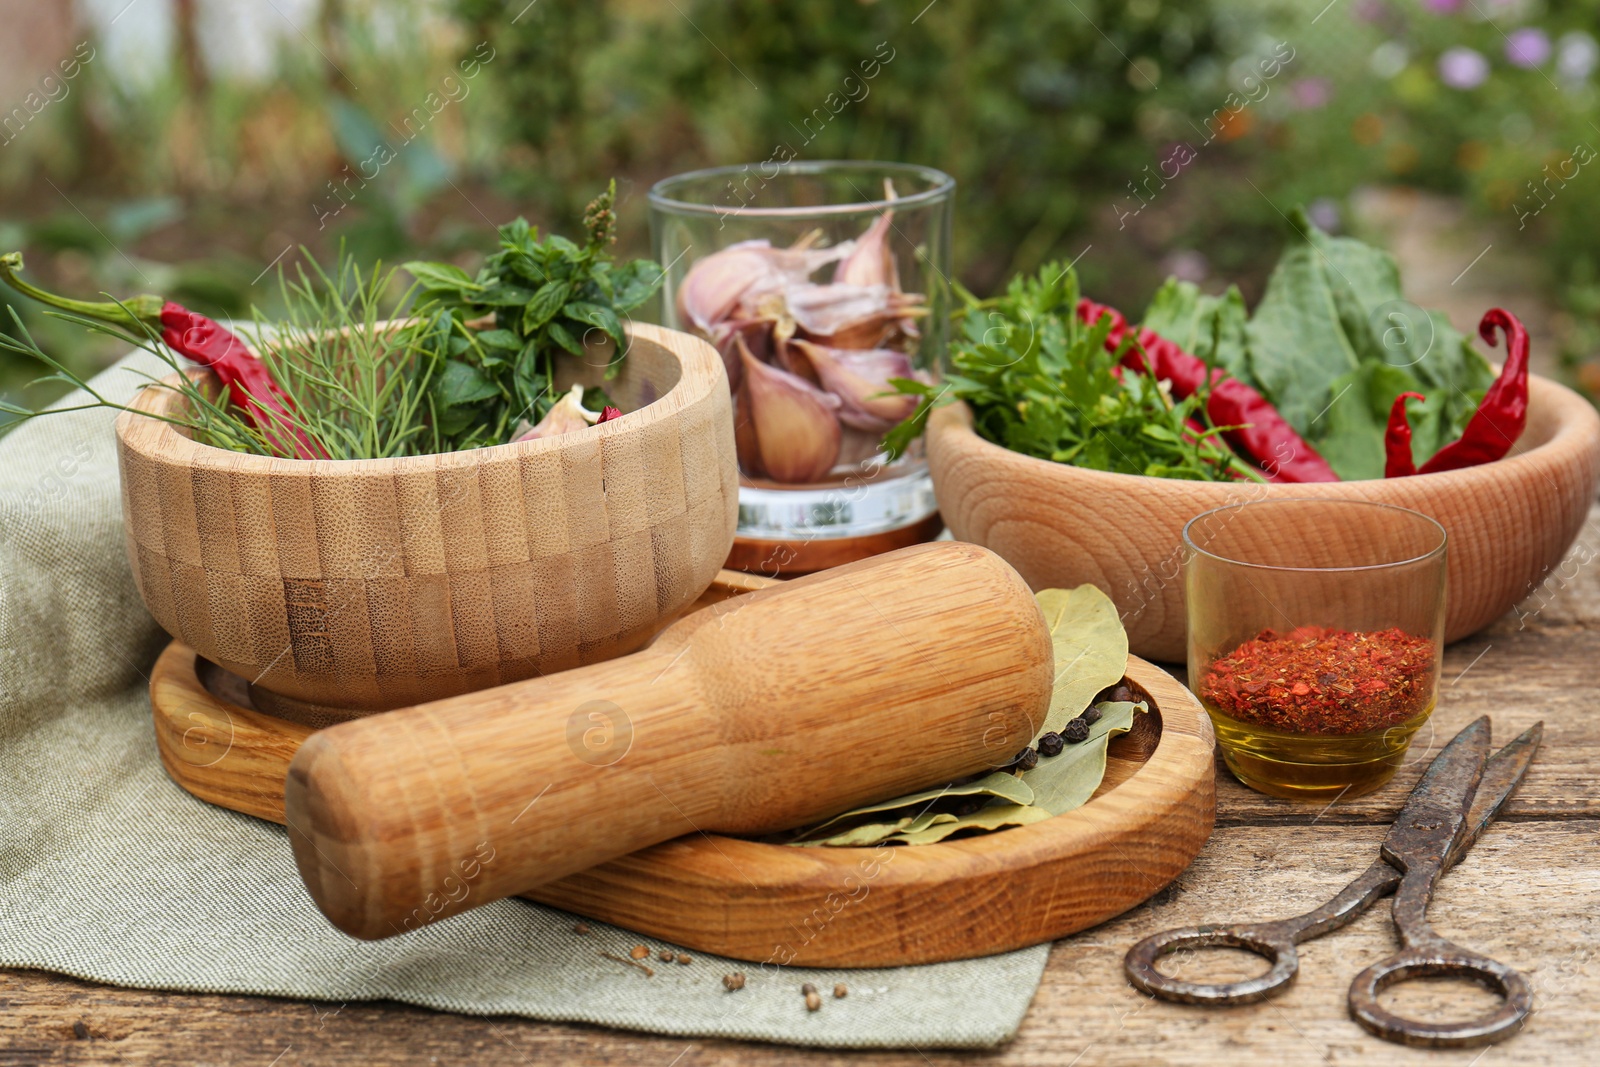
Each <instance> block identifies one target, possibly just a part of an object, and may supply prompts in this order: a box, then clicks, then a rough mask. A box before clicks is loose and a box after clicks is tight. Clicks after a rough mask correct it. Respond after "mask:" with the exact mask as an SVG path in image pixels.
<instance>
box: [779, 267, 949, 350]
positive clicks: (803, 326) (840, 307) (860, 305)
mask: <svg viewBox="0 0 1600 1067" xmlns="http://www.w3.org/2000/svg"><path fill="white" fill-rule="evenodd" d="M783 299H784V304H785V306H786V308H787V310H788V314H789V316H790V317H791V318H793V319H794V321H795V323H796V325H797V326H798V327H799V330H800V332H801V333H802V334H803V335H804V336H805V338H806V339H807V340H811V341H815V342H817V343H818V344H822V345H827V346H828V347H830V348H882V347H884V346H885V345H887V344H888V343H889V342H891V341H893V340H895V339H897V338H898V337H900V336H901V335H903V334H911V335H913V336H914V330H915V327H914V326H913V325H912V322H913V320H914V319H915V318H917V317H919V316H922V315H926V314H927V313H928V309H927V307H926V305H925V304H923V302H922V297H921V296H920V295H918V294H916V293H896V292H894V291H892V290H891V289H890V288H889V287H888V286H886V285H844V284H839V283H834V284H829V285H812V284H809V283H807V284H801V285H791V286H789V287H788V288H786V289H785V290H784V291H783ZM908 327H910V329H908Z"/></svg>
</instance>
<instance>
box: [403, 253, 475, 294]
mask: <svg viewBox="0 0 1600 1067" xmlns="http://www.w3.org/2000/svg"><path fill="white" fill-rule="evenodd" d="M402 269H404V270H405V271H406V272H407V273H408V274H410V275H411V276H412V277H413V278H415V279H417V281H419V282H421V283H422V284H423V285H424V286H426V287H427V288H428V289H430V290H443V291H445V292H459V293H476V292H477V291H478V290H480V289H482V288H483V286H481V285H479V284H478V283H477V282H475V281H473V280H472V276H471V275H469V274H468V273H467V272H466V271H464V270H462V269H461V268H460V267H458V266H456V265H455V264H453V263H425V262H423V261H421V260H412V261H411V262H410V263H407V264H405V266H404V267H403V268H402Z"/></svg>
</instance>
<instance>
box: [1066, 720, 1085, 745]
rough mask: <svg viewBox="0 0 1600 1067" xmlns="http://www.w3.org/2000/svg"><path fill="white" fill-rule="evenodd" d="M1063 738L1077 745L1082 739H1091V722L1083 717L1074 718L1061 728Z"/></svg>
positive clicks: (1070, 743)
mask: <svg viewBox="0 0 1600 1067" xmlns="http://www.w3.org/2000/svg"><path fill="white" fill-rule="evenodd" d="M1061 739H1062V740H1063V741H1065V742H1066V743H1067V744H1069V745H1076V744H1077V743H1078V742H1080V741H1087V740H1088V739H1089V723H1088V721H1087V720H1085V719H1084V718H1083V716H1081V715H1080V716H1078V718H1076V719H1073V720H1072V721H1071V722H1069V723H1067V725H1065V726H1063V727H1062V728H1061Z"/></svg>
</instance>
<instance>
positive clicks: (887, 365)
mask: <svg viewBox="0 0 1600 1067" xmlns="http://www.w3.org/2000/svg"><path fill="white" fill-rule="evenodd" d="M789 343H790V345H791V346H793V347H794V348H796V349H799V351H800V352H801V353H803V354H804V355H805V358H806V359H807V360H808V361H809V362H810V363H811V366H812V367H813V368H814V369H815V371H816V374H817V379H818V380H819V381H820V382H821V383H822V387H823V388H824V389H826V390H827V391H828V392H830V393H832V394H833V395H834V396H836V397H838V398H839V401H840V407H839V421H840V422H843V423H844V424H845V425H846V426H854V427H855V428H856V429H858V430H872V431H876V432H878V433H883V432H884V431H886V430H888V429H890V428H891V427H893V426H894V425H895V424H897V423H899V422H901V421H903V420H904V419H906V418H908V417H909V416H910V415H911V412H912V411H913V410H915V409H916V406H917V398H916V397H915V396H913V395H911V394H909V393H900V392H896V391H895V388H894V386H893V385H891V384H889V380H890V379H891V378H914V377H916V368H914V367H913V366H912V365H911V357H909V356H907V355H906V354H905V353H904V352H896V351H894V350H893V349H888V348H869V349H864V350H861V349H846V348H830V347H828V346H827V345H819V344H813V343H812V342H810V341H801V340H794V341H791V342H789Z"/></svg>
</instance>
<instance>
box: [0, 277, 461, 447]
mask: <svg viewBox="0 0 1600 1067" xmlns="http://www.w3.org/2000/svg"><path fill="white" fill-rule="evenodd" d="M302 252H303V254H304V257H305V258H304V262H303V263H302V264H300V265H298V266H297V267H296V268H295V272H294V275H293V276H292V278H291V277H290V276H289V275H287V274H286V273H285V272H284V271H282V270H280V271H279V276H278V280H279V286H280V289H281V291H282V296H283V304H284V313H283V317H282V318H281V319H280V320H278V321H276V322H273V323H268V322H267V321H266V320H265V319H264V318H263V317H262V316H261V315H260V313H259V312H256V313H254V316H253V325H252V326H249V327H244V328H242V329H240V330H239V331H238V332H239V334H240V337H241V339H242V340H246V341H247V342H248V343H249V344H250V346H251V348H252V349H253V350H254V351H255V352H257V353H258V354H259V356H260V358H261V360H262V362H263V363H265V364H266V366H267V369H268V370H269V371H270V372H271V374H272V377H273V379H274V380H275V381H276V382H277V384H278V385H279V387H280V388H281V389H282V390H283V393H284V396H285V397H286V398H287V400H288V402H289V404H290V406H291V407H292V408H293V410H294V413H295V428H296V429H297V430H300V431H302V432H304V433H305V435H306V437H307V438H308V439H309V440H310V441H311V442H312V443H313V444H314V445H316V446H317V447H318V449H320V451H321V452H322V453H323V454H324V455H326V456H328V457H329V458H331V459H381V458H385V457H389V456H403V455H417V454H421V453H426V452H430V451H436V450H437V442H436V441H435V439H434V435H433V433H432V428H431V425H430V422H429V406H428V397H429V392H430V386H431V380H432V377H433V374H434V372H435V369H436V366H437V363H438V361H437V359H436V358H435V357H434V355H433V353H432V352H431V351H430V350H429V349H428V348H427V347H426V345H424V344H423V343H422V342H421V339H420V338H419V337H417V336H415V335H412V334H410V333H409V332H407V331H403V330H386V329H380V328H379V323H380V322H383V321H384V320H386V319H391V318H394V317H396V316H398V315H399V314H400V311H401V309H402V308H403V307H404V305H405V304H406V303H407V301H408V300H409V294H403V295H402V296H400V297H399V298H398V299H394V298H391V297H389V295H388V294H389V293H390V292H391V291H392V290H393V289H394V288H395V287H396V277H397V275H396V272H395V271H394V270H389V271H384V270H383V269H382V267H381V265H379V266H374V267H373V268H372V270H371V271H370V272H369V273H363V271H362V270H361V268H360V267H359V266H358V265H357V264H356V262H355V260H354V259H353V258H352V257H350V256H348V255H343V254H341V256H340V258H339V261H338V265H337V267H336V268H335V270H334V272H333V273H332V274H329V273H328V272H327V271H326V270H325V269H324V268H323V267H322V266H321V265H320V264H319V263H317V261H316V260H315V259H314V258H313V257H312V256H311V254H310V253H309V252H305V251H304V250H302ZM46 314H52V315H55V316H56V317H58V318H61V319H64V320H66V321H68V322H73V323H76V324H78V325H80V326H84V327H86V328H88V329H90V330H94V331H96V332H98V333H103V334H107V335H109V336H111V337H115V338H117V339H118V340H120V341H122V342H124V343H126V344H128V345H131V346H133V347H135V348H139V349H142V350H143V351H146V352H149V353H150V354H152V355H154V356H155V357H157V358H158V359H160V360H161V361H162V362H163V363H164V364H166V366H167V367H168V368H169V369H170V371H171V372H172V373H173V374H176V375H177V376H178V382H177V384H176V385H173V384H168V383H166V382H164V381H163V380H162V379H160V378H157V377H155V376H153V375H148V374H146V375H144V377H146V378H148V379H149V380H150V382H151V383H152V384H151V386H150V388H157V389H170V390H173V391H175V392H177V393H179V394H180V395H181V396H182V398H183V403H182V404H181V405H179V406H178V407H177V409H176V413H175V414H173V415H170V416H155V415H150V414H149V413H147V412H141V413H140V414H141V415H144V416H145V417H149V418H157V419H160V420H161V421H164V422H168V423H171V424H173V425H176V426H178V427H181V428H182V429H184V430H186V431H188V432H189V434H190V436H192V437H193V438H194V439H195V440H196V441H199V442H200V443H202V444H207V445H212V446H214V447H217V448H226V449H229V450H231V451H235V452H247V453H253V454H255V455H262V456H273V455H281V454H282V450H281V447H280V446H277V445H275V444H274V442H273V440H272V439H271V438H270V437H269V436H268V434H267V433H265V432H263V429H262V428H261V427H259V426H256V425H254V424H253V423H252V422H251V421H250V419H249V417H248V415H247V414H246V413H245V412H244V411H243V410H242V409H240V408H238V407H236V406H234V405H233V404H232V403H231V402H229V401H228V400H227V399H226V398H225V397H222V396H220V395H217V394H216V393H214V392H213V391H212V390H210V389H209V388H208V387H207V386H206V384H205V380H204V379H201V381H200V382H198V383H197V382H196V381H195V380H194V379H193V378H191V374H192V373H193V368H191V367H189V366H187V365H186V364H185V363H184V362H183V361H182V360H180V359H179V358H178V357H177V356H176V355H174V354H173V352H172V350H171V349H170V348H168V347H167V346H166V345H165V344H163V343H162V341H161V339H160V337H159V335H157V334H156V333H155V332H154V330H152V329H150V328H149V327H146V326H144V325H143V324H142V323H139V320H138V319H137V318H136V317H135V316H134V315H133V314H132V313H131V312H130V314H129V318H128V321H129V322H133V323H138V324H139V329H137V330H135V329H132V328H128V327H124V326H117V325H108V324H106V323H104V322H98V321H95V320H93V319H88V318H84V317H82V316H79V315H74V314H65V313H57V312H46ZM12 318H13V321H15V322H16V326H17V336H16V338H11V337H7V336H5V335H3V334H0V348H5V349H8V350H10V351H13V352H17V353H19V354H22V355H26V356H29V357H31V358H33V359H35V360H38V361H39V362H40V363H43V364H45V365H46V366H48V367H50V368H51V369H52V371H53V372H54V373H52V374H49V375H47V376H46V377H44V378H41V379H40V381H59V382H63V383H65V384H67V385H70V386H72V387H74V388H76V389H80V390H83V391H84V392H86V393H87V394H88V395H89V397H90V400H91V402H90V403H86V404H79V405H77V406H76V407H72V408H55V409H51V410H55V411H62V410H65V411H76V410H82V409H84V408H93V407H110V408H115V409H117V410H122V411H126V410H128V408H127V406H126V405H123V404H118V403H115V402H113V401H111V400H109V399H107V398H106V397H104V396H102V395H101V394H100V393H98V392H96V391H95V389H94V388H93V387H92V386H91V385H90V384H89V383H88V382H87V381H85V380H84V379H83V378H81V377H80V376H78V375H77V374H74V373H73V372H72V371H70V370H69V369H67V368H66V367H65V366H63V365H62V364H61V363H60V362H58V361H57V360H55V359H53V358H52V357H50V356H49V355H48V354H46V353H45V352H44V351H43V350H42V349H40V348H39V346H38V345H37V344H36V343H35V342H34V340H33V337H32V336H31V335H30V334H29V333H28V331H27V330H26V329H25V328H23V326H22V323H21V321H20V320H19V319H17V318H16V312H15V311H14V310H13V311H12ZM3 407H4V409H5V410H7V411H9V412H11V413H12V414H18V415H25V416H26V415H33V414H35V413H34V412H32V411H29V410H27V409H25V408H21V407H18V406H16V405H11V404H4V405H3Z"/></svg>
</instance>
